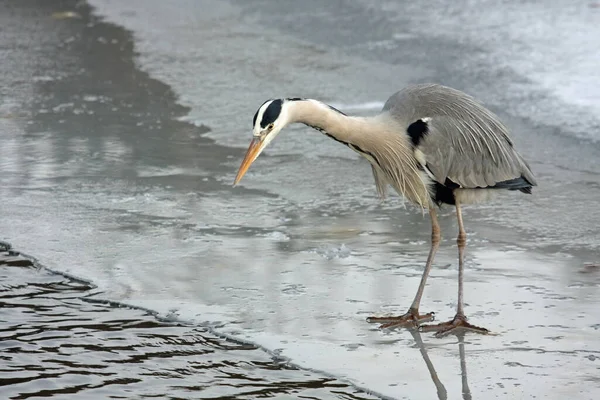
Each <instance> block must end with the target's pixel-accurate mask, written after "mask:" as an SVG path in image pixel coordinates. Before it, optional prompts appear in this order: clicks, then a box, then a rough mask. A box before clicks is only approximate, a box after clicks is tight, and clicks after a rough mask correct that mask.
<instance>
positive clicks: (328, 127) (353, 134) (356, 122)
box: [286, 99, 430, 208]
mask: <svg viewBox="0 0 600 400" xmlns="http://www.w3.org/2000/svg"><path fill="white" fill-rule="evenodd" d="M286 108H287V110H286V111H287V120H288V123H293V122H299V123H303V124H306V125H308V126H311V127H313V128H315V129H317V130H319V131H321V132H323V133H325V134H326V135H327V136H329V137H331V138H332V139H334V140H337V141H338V142H341V143H344V144H346V145H347V146H348V147H350V148H351V149H353V150H355V151H356V152H358V153H359V154H361V155H363V156H364V157H365V158H367V159H368V160H369V162H370V163H371V165H372V166H373V172H374V174H375V178H376V180H379V179H384V181H385V182H387V183H389V184H390V185H392V186H393V187H394V188H395V189H396V191H398V192H399V193H400V194H402V195H404V196H405V197H406V198H407V199H408V200H410V201H411V202H413V203H415V204H417V205H420V206H421V207H424V208H427V207H428V206H429V204H430V197H429V189H428V188H427V186H426V184H425V182H424V180H423V178H422V174H421V173H420V172H419V169H418V164H417V161H416V159H415V157H414V151H413V149H412V146H411V144H410V141H409V136H408V135H407V134H405V132H403V131H405V130H406V127H402V126H400V125H399V124H398V123H397V122H396V121H395V120H393V119H392V118H391V117H390V116H389V115H387V114H380V115H377V116H375V117H370V118H361V117H352V116H347V115H344V114H342V113H340V112H339V111H336V110H335V109H332V108H331V107H330V106H328V105H326V104H324V103H322V102H320V101H317V100H312V99H306V100H298V101H289V102H287V103H286ZM403 133H404V134H403ZM378 186H379V182H378Z"/></svg>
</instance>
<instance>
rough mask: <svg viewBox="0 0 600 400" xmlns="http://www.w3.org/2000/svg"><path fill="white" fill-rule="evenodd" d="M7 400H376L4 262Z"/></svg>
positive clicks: (21, 261)
mask: <svg viewBox="0 0 600 400" xmlns="http://www.w3.org/2000/svg"><path fill="white" fill-rule="evenodd" d="M0 279H1V281H2V282H3V284H2V286H1V288H0V307H1V308H2V317H0V320H1V321H2V328H0V337H1V340H0V350H1V354H2V355H1V359H2V365H1V366H0V394H1V395H2V398H5V399H9V398H10V399H30V398H42V397H54V398H61V399H66V398H77V399H98V398H111V399H117V398H122V399H126V398H127V399H130V398H162V399H184V398H200V397H201V398H220V399H225V398H236V399H255V398H258V397H260V398H315V399H329V398H338V399H372V398H375V397H372V396H370V395H368V394H365V393H361V392H359V391H357V390H356V389H354V388H352V387H349V386H348V384H346V383H343V382H340V381H338V380H336V379H335V378H332V377H327V376H322V375H320V374H317V373H313V372H310V371H305V370H299V369H297V368H294V367H292V366H290V365H289V364H287V363H286V362H285V360H280V361H279V362H278V361H277V359H276V358H274V357H272V355H269V354H267V353H266V352H264V351H263V350H262V349H259V348H257V347H256V346H253V345H251V344H244V343H236V342H232V341H228V340H225V339H224V338H222V337H219V336H217V335H215V334H214V333H211V332H209V331H208V330H207V329H203V328H201V327H197V326H186V325H184V324H181V323H177V322H175V321H168V320H165V319H160V320H157V318H156V315H155V313H153V312H152V311H149V310H143V309H133V308H129V307H124V306H122V305H119V304H116V303H110V302H105V301H99V300H96V299H95V296H94V295H95V294H97V290H96V289H95V287H94V286H93V285H91V284H89V283H86V282H83V281H79V280H76V279H72V278H68V277H65V276H61V275H59V274H55V273H51V272H49V271H47V270H44V269H43V268H42V269H40V268H39V266H38V265H36V264H35V263H34V262H32V261H31V260H30V259H28V258H26V257H23V256H22V255H21V254H19V253H18V252H11V251H10V250H8V251H2V253H0Z"/></svg>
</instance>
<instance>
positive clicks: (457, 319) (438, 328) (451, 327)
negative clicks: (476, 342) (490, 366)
mask: <svg viewBox="0 0 600 400" xmlns="http://www.w3.org/2000/svg"><path fill="white" fill-rule="evenodd" d="M419 330H420V331H421V332H435V336H436V337H444V336H446V335H450V334H456V333H458V332H464V331H471V332H476V333H481V334H483V335H487V334H488V333H490V331H489V330H487V329H485V328H482V327H479V326H475V325H472V324H470V323H468V322H467V317H465V316H464V315H463V314H456V315H455V316H454V318H453V319H452V320H451V321H448V322H442V323H440V324H434V325H422V326H420V327H419Z"/></svg>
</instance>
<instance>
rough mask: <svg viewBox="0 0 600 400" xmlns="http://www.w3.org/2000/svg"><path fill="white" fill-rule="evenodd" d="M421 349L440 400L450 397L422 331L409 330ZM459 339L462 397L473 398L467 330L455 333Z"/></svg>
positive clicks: (468, 399)
mask: <svg viewBox="0 0 600 400" xmlns="http://www.w3.org/2000/svg"><path fill="white" fill-rule="evenodd" d="M409 332H410V334H411V335H412V337H413V339H414V340H415V343H416V345H417V347H418V348H419V351H420V352H421V356H422V357H423V361H425V365H427V369H428V370H429V375H430V376H431V380H432V381H433V384H434V385H435V388H436V390H437V396H438V399H439V400H446V399H448V392H447V391H446V387H445V386H444V384H443V383H442V381H440V378H439V377H438V374H437V372H436V370H435V367H434V366H433V363H432V362H431V359H430V358H429V354H427V350H426V349H425V344H424V343H423V339H422V338H421V333H420V332H419V331H418V330H416V329H411V330H409ZM453 335H455V336H456V338H457V339H458V354H459V357H460V376H461V383H462V397H463V399H464V400H472V397H471V390H470V389H469V382H468V380H467V361H466V356H465V332H456V333H453Z"/></svg>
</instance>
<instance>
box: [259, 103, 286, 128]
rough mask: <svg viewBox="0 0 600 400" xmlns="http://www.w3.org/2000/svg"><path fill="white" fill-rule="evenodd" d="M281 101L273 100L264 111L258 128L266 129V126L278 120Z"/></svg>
mask: <svg viewBox="0 0 600 400" xmlns="http://www.w3.org/2000/svg"><path fill="white" fill-rule="evenodd" d="M282 103H283V101H282V100H281V99H277V100H273V101H272V102H271V104H269V106H268V107H267V109H266V110H265V113H264V114H263V116H262V120H261V121H260V126H261V127H262V128H266V127H267V125H269V124H272V123H273V122H275V120H277V118H279V114H280V113H281V104H282Z"/></svg>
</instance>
